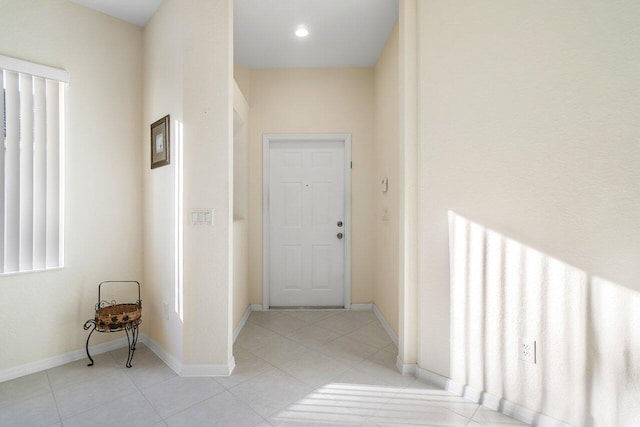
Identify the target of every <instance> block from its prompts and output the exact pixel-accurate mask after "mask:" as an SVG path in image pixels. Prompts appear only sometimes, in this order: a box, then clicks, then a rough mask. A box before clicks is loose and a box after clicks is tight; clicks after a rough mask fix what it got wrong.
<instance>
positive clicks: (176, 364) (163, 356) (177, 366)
mask: <svg viewBox="0 0 640 427" xmlns="http://www.w3.org/2000/svg"><path fill="white" fill-rule="evenodd" d="M138 340H139V341H140V342H141V343H143V344H144V345H146V346H147V347H149V350H151V351H152V352H154V353H155V355H156V356H158V357H159V358H160V360H162V361H163V362H164V363H165V364H166V365H167V366H168V367H170V368H171V370H173V372H175V373H176V374H178V375H180V371H181V370H182V362H180V361H179V360H178V359H176V358H175V357H173V356H172V355H171V354H169V353H167V352H166V351H165V350H164V349H163V348H162V347H160V346H159V345H158V344H156V342H155V341H154V340H152V339H151V338H150V337H149V336H148V335H146V334H140V338H139V339H138Z"/></svg>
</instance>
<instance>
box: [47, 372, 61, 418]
mask: <svg viewBox="0 0 640 427" xmlns="http://www.w3.org/2000/svg"><path fill="white" fill-rule="evenodd" d="M44 373H45V375H46V376H47V382H48V383H49V390H50V391H51V396H53V403H54V404H55V405H56V412H57V413H58V419H59V420H60V425H63V424H64V423H63V422H62V415H60V408H59V407H58V398H57V397H56V392H55V390H53V385H52V384H51V377H49V370H48V369H47V370H46V371H44ZM52 425H53V423H52Z"/></svg>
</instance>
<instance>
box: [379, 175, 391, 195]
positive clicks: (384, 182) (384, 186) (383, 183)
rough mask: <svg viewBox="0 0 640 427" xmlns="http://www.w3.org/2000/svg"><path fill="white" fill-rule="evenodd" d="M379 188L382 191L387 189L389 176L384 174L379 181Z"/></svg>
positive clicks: (384, 191)
mask: <svg viewBox="0 0 640 427" xmlns="http://www.w3.org/2000/svg"><path fill="white" fill-rule="evenodd" d="M380 190H382V192H383V193H386V192H387V191H389V178H387V177H386V176H385V177H383V178H382V180H381V181H380Z"/></svg>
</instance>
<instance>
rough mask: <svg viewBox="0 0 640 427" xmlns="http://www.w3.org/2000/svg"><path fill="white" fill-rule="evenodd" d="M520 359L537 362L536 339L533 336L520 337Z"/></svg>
mask: <svg viewBox="0 0 640 427" xmlns="http://www.w3.org/2000/svg"><path fill="white" fill-rule="evenodd" d="M518 359H520V360H522V361H525V362H529V363H533V364H534V365H535V363H536V340H535V339H533V338H520V339H519V340H518Z"/></svg>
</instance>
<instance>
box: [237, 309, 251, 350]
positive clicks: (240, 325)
mask: <svg viewBox="0 0 640 427" xmlns="http://www.w3.org/2000/svg"><path fill="white" fill-rule="evenodd" d="M251 311H253V308H252V306H251V305H249V307H247V309H246V310H245V312H244V315H243V316H242V319H240V321H239V322H238V324H237V325H236V329H235V330H234V331H233V342H236V340H237V339H238V335H240V332H242V328H244V325H246V324H247V320H249V316H251Z"/></svg>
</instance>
